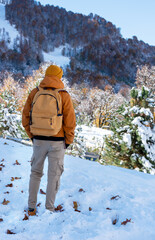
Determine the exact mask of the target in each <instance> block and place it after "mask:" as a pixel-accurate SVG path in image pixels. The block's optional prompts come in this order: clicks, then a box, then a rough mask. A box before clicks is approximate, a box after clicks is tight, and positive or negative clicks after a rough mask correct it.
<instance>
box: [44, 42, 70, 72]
mask: <svg viewBox="0 0 155 240" xmlns="http://www.w3.org/2000/svg"><path fill="white" fill-rule="evenodd" d="M63 48H64V46H60V47H58V48H55V49H54V51H53V52H49V53H46V52H43V57H44V61H45V62H53V63H55V64H56V65H59V66H61V67H65V66H66V65H68V64H69V62H70V58H69V57H65V56H63V55H62V49H63Z"/></svg>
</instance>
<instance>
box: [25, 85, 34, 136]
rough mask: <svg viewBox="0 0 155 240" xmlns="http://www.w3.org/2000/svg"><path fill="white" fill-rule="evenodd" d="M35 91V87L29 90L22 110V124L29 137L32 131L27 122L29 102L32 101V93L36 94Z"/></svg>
mask: <svg viewBox="0 0 155 240" xmlns="http://www.w3.org/2000/svg"><path fill="white" fill-rule="evenodd" d="M36 92H37V89H36V88H35V89H33V90H32V91H31V93H30V94H29V96H28V98H27V100H26V103H25V106H24V109H23V112H22V125H23V127H24V128H25V131H26V133H27V135H28V136H29V138H32V137H33V135H32V133H31V132H30V125H29V122H30V110H31V104H32V101H33V98H34V95H35V94H36Z"/></svg>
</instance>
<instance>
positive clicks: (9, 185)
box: [5, 183, 13, 187]
mask: <svg viewBox="0 0 155 240" xmlns="http://www.w3.org/2000/svg"><path fill="white" fill-rule="evenodd" d="M5 187H13V184H12V183H10V184H7V185H5Z"/></svg>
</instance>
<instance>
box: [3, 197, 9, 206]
mask: <svg viewBox="0 0 155 240" xmlns="http://www.w3.org/2000/svg"><path fill="white" fill-rule="evenodd" d="M9 202H10V201H8V200H6V199H5V198H4V200H3V202H2V204H3V205H8V203H9Z"/></svg>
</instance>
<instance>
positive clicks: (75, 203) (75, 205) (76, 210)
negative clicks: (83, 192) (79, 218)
mask: <svg viewBox="0 0 155 240" xmlns="http://www.w3.org/2000/svg"><path fill="white" fill-rule="evenodd" d="M78 206H79V204H78V203H77V202H76V201H73V208H74V210H75V212H81V211H80V210H78Z"/></svg>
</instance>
